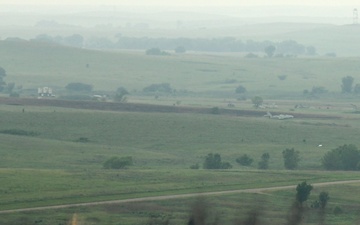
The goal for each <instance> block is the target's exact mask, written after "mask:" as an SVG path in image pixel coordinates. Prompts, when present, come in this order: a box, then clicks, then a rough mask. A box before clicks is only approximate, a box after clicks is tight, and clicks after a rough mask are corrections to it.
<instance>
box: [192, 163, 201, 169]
mask: <svg viewBox="0 0 360 225" xmlns="http://www.w3.org/2000/svg"><path fill="white" fill-rule="evenodd" d="M190 169H193V170H197V169H200V165H199V163H196V164H194V165H191V166H190Z"/></svg>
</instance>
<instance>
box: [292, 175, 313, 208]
mask: <svg viewBox="0 0 360 225" xmlns="http://www.w3.org/2000/svg"><path fill="white" fill-rule="evenodd" d="M312 189H313V186H311V185H310V184H307V183H306V181H303V182H302V183H301V184H298V186H297V187H296V201H297V202H298V203H300V204H301V205H302V204H303V203H304V202H305V201H306V200H307V199H308V198H309V195H310V192H311V190H312Z"/></svg>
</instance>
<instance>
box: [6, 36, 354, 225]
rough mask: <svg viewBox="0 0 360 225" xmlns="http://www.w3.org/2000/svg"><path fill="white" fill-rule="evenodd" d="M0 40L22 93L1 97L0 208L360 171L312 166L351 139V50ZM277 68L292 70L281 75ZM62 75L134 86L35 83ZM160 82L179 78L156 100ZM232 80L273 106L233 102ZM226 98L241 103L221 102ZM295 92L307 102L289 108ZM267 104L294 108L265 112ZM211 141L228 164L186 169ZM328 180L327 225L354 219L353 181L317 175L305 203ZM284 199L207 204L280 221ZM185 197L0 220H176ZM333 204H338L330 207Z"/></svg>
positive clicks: (269, 196) (60, 80)
mask: <svg viewBox="0 0 360 225" xmlns="http://www.w3.org/2000/svg"><path fill="white" fill-rule="evenodd" d="M0 50H1V51H2V52H3V53H4V54H0V62H1V65H0V66H2V67H4V68H6V71H7V76H6V77H5V80H6V81H7V82H12V81H13V82H15V83H16V84H17V85H23V92H22V95H23V96H22V97H24V98H5V97H4V96H5V95H3V96H2V97H1V98H0V125H1V126H0V156H1V157H0V178H1V185H0V199H1V204H0V210H9V209H21V208H31V207H41V206H49V205H61V204H74V203H86V202H96V201H107V200H121V199H129V198H137V197H150V196H164V195H174V194H188V193H204V192H212V191H227V190H244V189H250V188H268V187H278V186H287V185H296V184H298V183H300V182H302V181H304V180H306V181H307V182H308V183H310V184H311V183H319V182H329V181H347V180H358V179H359V173H358V172H349V171H346V172H345V171H337V172H335V171H330V172H329V171H325V170H324V169H323V168H322V166H321V159H322V157H323V156H324V154H325V153H326V152H328V151H330V150H332V149H334V148H336V147H338V146H341V145H344V144H354V145H356V146H360V139H359V138H358V135H359V129H360V118H359V114H358V113H357V111H356V110H355V109H353V108H352V107H351V105H350V104H354V105H356V104H358V96H357V95H353V94H348V95H345V94H340V85H341V78H342V77H344V76H347V75H350V76H353V77H354V78H355V83H357V82H359V81H358V80H357V79H359V76H357V73H358V67H359V66H358V65H359V58H333V59H329V58H283V59H266V58H258V59H244V58H243V57H242V56H236V55H230V54H223V55H220V54H216V55H200V54H196V53H192V54H185V55H171V56H166V57H150V56H145V54H143V53H142V52H130V53H129V52H100V51H88V50H81V49H75V48H64V47H60V46H53V45H47V44H41V43H28V42H20V43H17V42H16V43H8V42H5V41H0ZM86 64H89V65H90V66H89V68H87V67H86ZM139 65H142V66H139ZM344 71H345V72H344ZM284 74H285V75H287V78H286V79H285V80H280V79H279V78H278V76H279V75H284ZM70 82H84V83H89V84H92V85H94V89H95V92H96V93H111V92H114V91H115V90H116V88H117V87H119V86H124V87H126V88H127V89H128V90H129V91H130V95H129V96H128V102H127V103H115V102H96V101H64V100H59V99H36V98H35V96H36V95H37V92H36V88H37V87H39V86H50V87H53V88H54V90H55V91H57V92H58V93H60V94H66V92H65V88H64V87H65V86H66V84H68V83H70ZM164 82H165V83H170V84H171V86H172V87H173V88H175V89H177V92H176V94H174V93H172V94H169V95H166V94H164V95H161V96H160V97H159V98H158V99H156V98H154V95H155V94H156V93H155V94H154V93H151V94H144V93H142V91H141V90H142V88H144V87H145V86H147V85H150V84H153V83H164ZM240 84H241V85H244V86H246V88H247V90H248V93H247V95H248V97H252V96H254V95H259V96H263V97H264V99H265V101H266V103H272V102H274V103H276V105H277V106H278V107H277V108H274V109H255V108H253V106H252V104H251V101H250V100H249V99H247V100H241V101H237V100H236V98H237V97H238V96H237V95H236V94H235V93H234V90H235V88H236V87H237V86H238V85H240ZM313 86H323V87H325V88H326V89H327V90H328V91H329V92H328V93H325V94H324V95H321V96H317V97H316V98H307V97H305V96H304V95H303V94H302V92H303V90H304V89H310V90H311V88H312V87H313ZM181 90H182V91H181ZM184 90H186V91H184ZM25 97H26V98H25ZM177 101H181V104H175V103H176V102H177ZM229 102H234V103H235V105H236V106H235V107H233V108H229V107H227V104H228V103H229ZM295 104H304V105H306V106H309V107H306V108H301V109H298V108H296V109H295V108H294V105H295ZM216 107H218V108H217V109H218V111H216V112H215V113H214V111H213V109H214V108H216ZM267 110H270V111H272V112H274V113H286V114H292V115H294V116H295V118H294V119H290V120H275V119H269V118H265V117H264V116H263V115H264V114H265V113H266V111H267ZM320 144H321V145H322V147H319V145H320ZM286 148H294V149H295V150H298V151H299V152H300V157H301V161H300V164H299V167H298V168H297V170H295V171H288V170H285V169H284V165H283V157H282V151H283V150H285V149H286ZM209 153H219V154H221V157H222V160H223V161H227V162H229V163H231V164H232V166H233V168H232V169H229V170H206V169H201V168H200V169H190V167H191V166H193V165H195V164H199V165H200V167H201V166H202V164H203V162H204V159H205V157H206V155H207V154H209ZM263 153H269V154H270V162H269V169H268V170H258V169H257V164H258V162H259V161H260V157H261V155H262V154H263ZM243 154H248V155H249V156H251V157H252V158H253V159H254V163H253V165H251V166H248V167H245V166H240V165H239V164H237V163H236V162H235V159H236V158H237V157H239V156H241V155H243ZM113 156H119V157H125V156H131V157H132V158H133V161H134V165H133V166H130V167H128V168H126V169H123V170H107V169H104V168H103V163H104V162H105V161H106V160H107V159H110V158H111V157H113ZM323 190H325V191H329V193H330V197H331V200H330V203H329V208H328V209H327V219H328V220H327V222H328V224H344V225H345V224H349V225H350V224H356V222H355V221H357V220H358V219H359V218H358V217H357V215H358V210H359V204H358V202H360V199H359V196H357V195H354V193H357V192H358V190H359V184H357V183H353V184H342V185H340V184H339V185H334V186H332V185H330V186H326V187H325V186H324V187H316V188H315V190H314V191H313V192H314V193H313V194H312V196H311V201H314V200H315V199H316V195H317V194H318V193H320V192H321V191H323ZM293 197H294V190H292V189H289V190H281V191H269V192H266V193H262V194H253V193H239V194H229V195H224V196H212V197H209V198H208V199H206V201H210V203H209V204H207V205H211V206H213V210H214V211H215V212H216V213H212V215H215V216H219V217H220V218H221V220H224V222H223V223H221V224H232V222H231V221H232V220H233V219H235V217H236V216H235V215H238V216H240V217H241V216H243V215H245V214H246V213H247V211H248V210H249V209H250V208H253V207H258V206H259V205H261V206H263V209H262V210H263V212H264V214H265V217H264V218H265V219H266V220H268V221H270V222H268V223H267V224H279V223H284V222H285V218H286V215H287V212H288V209H289V207H290V206H291V202H292V200H293ZM194 201H195V199H194V198H190V199H179V200H162V201H158V202H152V201H151V202H142V203H125V204H113V205H102V206H91V207H75V208H68V209H61V210H45V211H39V212H21V213H20V212H18V213H9V214H4V215H1V218H0V223H2V224H10V225H11V224H22V225H26V224H29V225H30V224H31V225H33V224H68V223H69V221H71V218H72V216H73V214H74V213H77V215H78V220H79V223H78V224H94V225H95V224H97V225H98V224H99V225H102V224H104V225H105V224H106V225H109V224H110V225H112V224H129V225H130V224H146V221H147V220H149V218H150V217H151V218H153V219H166V218H168V217H169V218H170V219H171V221H172V224H185V223H186V220H187V219H188V215H189V210H190V206H191V204H192V203H193V202H194ZM310 204H311V202H310V201H309V202H308V205H310ZM336 206H339V207H341V208H342V210H343V213H342V214H339V215H335V214H334V213H333V210H334V208H335V207H336ZM309 210H310V209H309ZM139 221H140V222H139ZM184 221H185V222H184ZM305 223H306V224H316V212H314V211H311V210H310V211H309V216H308V217H306V221H305Z"/></svg>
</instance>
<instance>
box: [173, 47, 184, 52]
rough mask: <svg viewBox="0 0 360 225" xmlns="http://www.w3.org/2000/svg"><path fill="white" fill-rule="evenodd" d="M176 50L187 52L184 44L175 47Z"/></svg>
mask: <svg viewBox="0 0 360 225" xmlns="http://www.w3.org/2000/svg"><path fill="white" fill-rule="evenodd" d="M175 52H176V53H185V52H186V49H185V47H184V46H178V47H176V48H175Z"/></svg>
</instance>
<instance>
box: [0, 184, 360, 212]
mask: <svg viewBox="0 0 360 225" xmlns="http://www.w3.org/2000/svg"><path fill="white" fill-rule="evenodd" d="M351 183H360V180H348V181H333V182H323V183H315V184H311V185H312V186H314V187H321V186H329V185H341V184H351ZM291 188H296V185H289V186H279V187H269V188H252V189H243V190H232V191H216V192H206V193H191V194H179V195H164V196H155V197H143V198H133V199H123V200H112V201H99V202H88V203H78V204H66V205H55V206H44V207H34V208H25V209H13V210H2V211H0V214H8V213H20V212H31V211H41V210H53V209H64V208H72V207H81V206H96V205H111V204H122V203H132V202H145V201H160V200H171V199H179V198H191V197H198V196H213V195H226V194H237V193H263V192H267V191H278V190H284V189H291Z"/></svg>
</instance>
